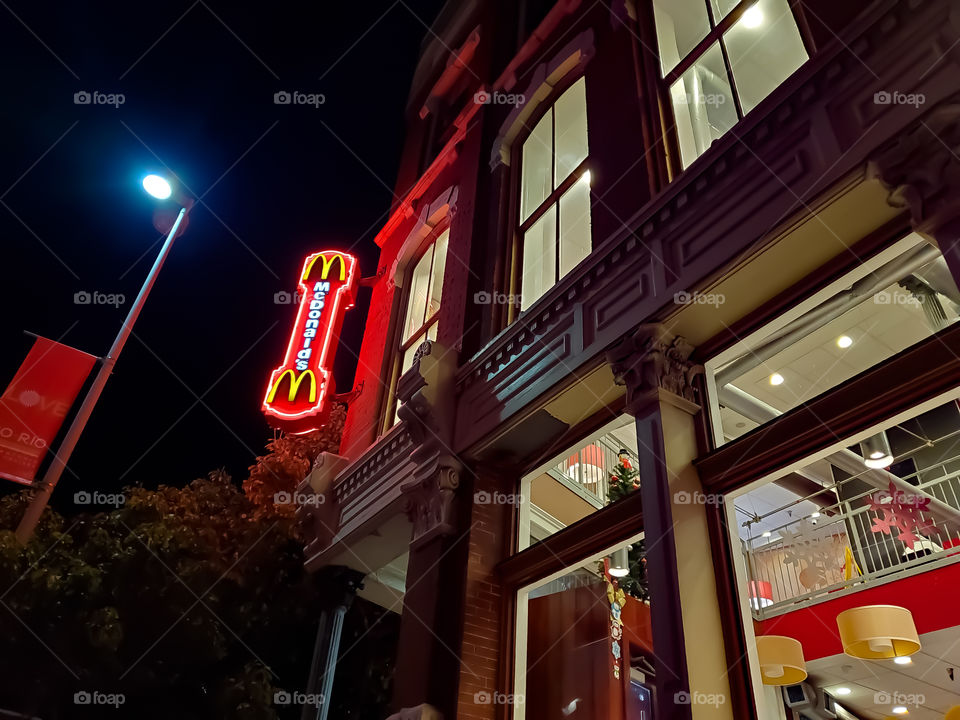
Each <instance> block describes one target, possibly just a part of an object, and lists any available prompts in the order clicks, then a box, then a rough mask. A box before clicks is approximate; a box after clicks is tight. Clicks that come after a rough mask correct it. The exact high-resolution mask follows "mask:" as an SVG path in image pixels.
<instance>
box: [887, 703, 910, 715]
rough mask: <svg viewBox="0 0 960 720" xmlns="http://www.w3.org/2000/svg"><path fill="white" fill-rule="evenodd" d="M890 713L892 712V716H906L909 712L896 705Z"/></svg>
mask: <svg viewBox="0 0 960 720" xmlns="http://www.w3.org/2000/svg"><path fill="white" fill-rule="evenodd" d="M890 712H892V713H893V714H894V715H907V714H908V713H909V712H910V711H909V710H907V708H906V707H904V706H903V705H897V706H896V707H894V708H893V710H891V711H890Z"/></svg>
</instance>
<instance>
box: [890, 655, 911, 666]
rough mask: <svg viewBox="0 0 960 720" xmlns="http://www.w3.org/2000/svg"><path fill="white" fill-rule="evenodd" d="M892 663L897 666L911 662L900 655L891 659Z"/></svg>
mask: <svg viewBox="0 0 960 720" xmlns="http://www.w3.org/2000/svg"><path fill="white" fill-rule="evenodd" d="M893 661H894V662H895V663H896V664H897V665H909V664H910V663H912V662H913V660H911V659H910V658H909V657H906V656H903V655H901V656H900V657H895V658H894V659H893Z"/></svg>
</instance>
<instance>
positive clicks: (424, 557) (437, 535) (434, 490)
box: [390, 341, 469, 720]
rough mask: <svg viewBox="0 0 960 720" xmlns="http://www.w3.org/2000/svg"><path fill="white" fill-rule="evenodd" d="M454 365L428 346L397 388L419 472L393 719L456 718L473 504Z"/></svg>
mask: <svg viewBox="0 0 960 720" xmlns="http://www.w3.org/2000/svg"><path fill="white" fill-rule="evenodd" d="M455 361H456V356H455V353H453V352H448V351H447V350H446V349H445V348H443V347H442V346H440V345H439V344H437V343H436V342H432V341H425V342H424V343H422V344H421V345H420V347H419V348H418V349H417V353H416V355H415V357H414V362H413V367H411V369H410V370H408V371H407V372H406V373H404V374H403V376H402V377H401V378H400V381H399V382H398V385H397V396H398V398H399V399H400V401H401V403H402V405H401V406H400V410H399V415H400V419H401V420H402V421H403V422H404V424H405V425H406V427H407V429H408V431H409V432H410V435H411V437H412V438H413V440H414V443H415V448H414V450H413V451H412V452H411V454H410V457H411V459H412V460H413V461H414V462H415V463H416V468H415V470H414V472H413V477H412V478H411V479H410V480H409V481H408V482H406V483H405V484H404V485H402V486H401V492H402V494H403V503H404V509H405V511H406V513H407V515H408V516H409V518H410V521H411V523H412V524H413V535H412V538H411V541H410V555H409V562H408V565H407V585H406V594H405V596H404V600H403V614H402V616H401V620H400V641H399V643H398V647H397V663H396V671H395V673H394V681H393V687H394V693H393V701H394V702H393V704H394V707H395V709H396V710H397V712H396V714H394V715H392V716H391V718H390V720H440V719H441V718H444V717H446V718H449V719H451V720H452V718H454V717H456V700H457V682H458V679H459V672H460V657H459V655H458V653H459V644H460V638H459V629H460V625H459V623H460V611H461V609H462V606H463V584H464V577H465V566H466V558H467V547H468V541H469V538H468V537H467V533H466V532H464V528H466V527H468V526H469V522H468V518H466V517H465V513H466V512H468V511H469V504H468V503H464V502H461V501H460V498H461V496H462V495H463V493H464V492H465V489H464V488H463V487H461V485H462V484H464V483H462V482H461V475H462V472H463V469H464V468H463V465H462V464H461V463H460V461H459V460H458V459H457V458H456V457H455V456H454V455H453V453H452V452H451V451H450V446H451V440H452V437H451V435H452V429H453V374H454V370H455ZM466 484H467V485H469V482H468V483H466Z"/></svg>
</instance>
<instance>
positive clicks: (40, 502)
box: [16, 175, 192, 545]
mask: <svg viewBox="0 0 960 720" xmlns="http://www.w3.org/2000/svg"><path fill="white" fill-rule="evenodd" d="M143 189H144V190H146V191H147V192H148V193H150V195H152V196H153V197H155V198H157V199H159V200H166V199H167V198H169V197H170V196H171V195H172V194H173V189H172V188H171V186H170V183H169V182H168V181H167V180H165V179H164V178H162V177H160V176H159V175H147V176H146V177H145V178H144V179H143ZM190 205H192V203H190V202H185V203H184V204H183V206H182V207H181V208H180V214H179V215H177V219H176V220H175V221H174V223H173V226H172V227H171V228H170V232H169V233H167V239H166V240H165V241H164V243H163V247H162V248H160V254H159V255H158V256H157V259H156V260H155V261H154V263H153V267H152V268H150V273H149V274H148V275H147V279H146V280H144V282H143V287H141V288H140V293H139V294H138V295H137V299H136V300H134V302H133V306H132V307H131V308H130V312H129V313H127V318H126V320H124V321H123V325H122V326H121V327H120V332H119V333H117V337H116V339H115V340H114V341H113V345H112V346H111V347H110V352H108V353H107V355H106V357H103V358H101V360H100V370H99V371H98V372H97V376H96V378H94V381H93V383H92V384H91V385H90V389H89V390H88V391H87V395H86V397H85V398H84V399H83V404H82V405H81V406H80V409H79V410H77V414H76V417H74V418H73V422H72V423H71V424H70V429H69V430H68V431H67V434H66V435H65V436H64V438H63V442H61V443H60V448H59V449H58V451H57V452H56V453H54V456H53V460H52V461H51V462H50V467H48V468H47V472H46V473H45V474H44V476H43V479H42V480H41V481H40V482H39V483H38V484H37V485H36V486H35V488H36V492H35V494H34V496H33V498H32V499H31V501H30V504H29V505H28V506H27V510H26V512H24V514H23V518H22V519H21V520H20V525H18V526H17V533H16V535H17V540H19V541H20V543H21V544H24V545H25V544H26V543H27V541H28V540H29V539H30V536H31V535H33V531H34V529H35V528H36V527H37V523H38V522H39V521H40V516H41V515H42V514H43V510H44V508H46V507H47V503H49V502H50V495H52V494H53V489H54V488H55V487H56V485H57V483H58V482H59V480H60V476H61V475H63V470H64V468H65V467H66V465H67V460H69V459H70V455H71V454H72V453H73V449H74V448H75V447H76V446H77V441H78V440H79V439H80V433H82V432H83V428H84V427H85V426H86V424H87V420H89V419H90V414H91V413H92V412H93V407H94V406H95V405H96V404H97V400H99V399H100V395H101V393H103V388H104V386H105V385H106V384H107V379H108V378H109V377H110V373H111V372H113V366H114V365H115V364H116V362H117V357H118V356H119V355H120V351H121V350H123V346H124V344H125V343H126V342H127V338H129V337H130V333H131V331H132V330H133V324H134V323H135V322H136V321H137V317H138V316H139V315H140V311H141V310H142V309H143V305H144V303H145V302H146V300H147V296H148V295H149V294H150V290H151V289H152V288H153V283H154V282H155V281H156V279H157V275H158V274H159V273H160V268H162V267H163V262H164V260H166V259H167V255H169V254H170V249H171V248H172V247H173V241H174V240H176V238H177V232H178V231H179V230H180V224H181V223H182V222H183V220H184V217H185V216H186V214H187V210H188V209H189V207H190Z"/></svg>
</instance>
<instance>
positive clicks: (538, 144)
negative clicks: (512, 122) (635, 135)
mask: <svg viewBox="0 0 960 720" xmlns="http://www.w3.org/2000/svg"><path fill="white" fill-rule="evenodd" d="M518 236H519V238H520V242H521V244H522V247H523V251H522V271H521V278H520V309H521V310H526V309H527V308H528V307H530V306H531V305H532V304H533V303H534V302H536V300H537V299H538V298H539V297H540V296H541V295H543V294H544V293H545V292H546V291H547V290H549V289H550V288H551V287H552V286H553V285H554V284H555V283H556V282H557V281H558V280H559V279H560V278H561V277H563V276H564V275H566V274H567V273H568V272H570V270H572V269H573V268H574V267H575V266H576V265H577V263H579V262H580V261H581V260H583V259H584V258H585V257H586V256H587V255H589V254H590V171H589V170H587V101H586V93H585V89H584V80H583V78H580V79H578V80H577V81H576V82H575V83H573V85H571V86H570V87H569V88H568V89H567V90H566V91H565V92H564V93H563V94H562V95H560V97H559V98H557V101H556V102H555V103H554V104H553V106H552V107H551V108H550V109H549V110H547V112H546V113H544V115H543V117H542V118H540V121H539V122H538V123H537V124H536V126H535V127H534V128H533V131H532V132H531V133H530V135H529V136H528V137H527V139H526V140H525V141H524V143H523V146H522V149H521V160H520V227H519V232H518Z"/></svg>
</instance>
